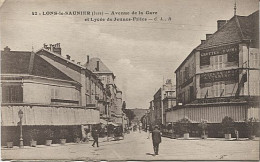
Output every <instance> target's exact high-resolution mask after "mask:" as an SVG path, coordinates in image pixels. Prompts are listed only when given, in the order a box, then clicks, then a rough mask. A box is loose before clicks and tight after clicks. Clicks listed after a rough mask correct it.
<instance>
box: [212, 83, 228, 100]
mask: <svg viewBox="0 0 260 162" xmlns="http://www.w3.org/2000/svg"><path fill="white" fill-rule="evenodd" d="M212 95H213V97H221V96H225V83H224V82H216V83H214V84H213V87H212Z"/></svg>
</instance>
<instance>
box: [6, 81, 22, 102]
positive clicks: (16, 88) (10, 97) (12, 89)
mask: <svg viewBox="0 0 260 162" xmlns="http://www.w3.org/2000/svg"><path fill="white" fill-rule="evenodd" d="M2 102H3V103H22V102H23V88H22V86H21V85H8V86H2Z"/></svg>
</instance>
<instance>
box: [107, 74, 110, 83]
mask: <svg viewBox="0 0 260 162" xmlns="http://www.w3.org/2000/svg"><path fill="white" fill-rule="evenodd" d="M107 83H108V84H109V83H110V77H109V76H108V77H107Z"/></svg>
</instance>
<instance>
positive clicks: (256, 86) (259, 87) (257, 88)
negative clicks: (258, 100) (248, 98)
mask: <svg viewBox="0 0 260 162" xmlns="http://www.w3.org/2000/svg"><path fill="white" fill-rule="evenodd" d="M252 87H253V88H252V92H251V93H252V94H251V95H254V96H258V95H259V92H260V82H259V80H258V81H253V82H252ZM250 89H251V88H250Z"/></svg>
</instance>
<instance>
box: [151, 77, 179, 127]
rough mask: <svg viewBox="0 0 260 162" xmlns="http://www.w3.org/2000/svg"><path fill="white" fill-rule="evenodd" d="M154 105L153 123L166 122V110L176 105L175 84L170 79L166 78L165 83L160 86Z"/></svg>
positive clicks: (155, 95)
mask: <svg viewBox="0 0 260 162" xmlns="http://www.w3.org/2000/svg"><path fill="white" fill-rule="evenodd" d="M151 104H152V105H153V108H154V109H153V111H151V115H152V113H153V117H154V121H151V122H152V123H153V124H158V125H161V124H163V125H165V124H166V110H167V109H169V108H172V107H173V106H175V105H176V93H175V86H173V85H172V82H171V80H170V79H168V80H166V82H165V84H164V85H163V86H162V87H161V88H159V90H158V91H157V92H156V93H155V94H154V99H153V101H152V103H151Z"/></svg>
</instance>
